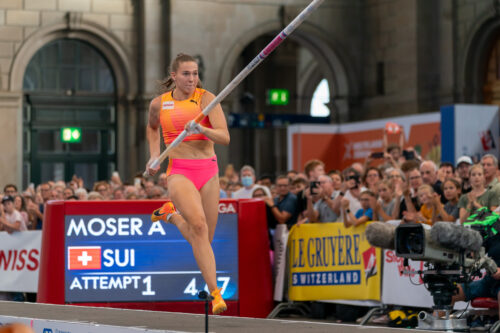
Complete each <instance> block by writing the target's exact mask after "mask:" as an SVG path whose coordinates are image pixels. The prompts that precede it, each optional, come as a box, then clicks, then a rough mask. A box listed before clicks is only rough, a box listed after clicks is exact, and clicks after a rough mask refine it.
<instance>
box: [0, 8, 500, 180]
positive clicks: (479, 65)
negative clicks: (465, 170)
mask: <svg viewBox="0 0 500 333" xmlns="http://www.w3.org/2000/svg"><path fill="white" fill-rule="evenodd" d="M308 3H309V1H306V0H244V1H243V0H163V1H160V0H1V1H0V151H1V152H2V154H0V170H2V172H1V173H0V183H2V184H6V183H15V184H18V185H22V186H26V185H28V184H29V183H30V182H34V183H36V184H38V183H40V182H42V181H46V180H54V179H55V180H58V179H62V180H69V179H71V177H72V175H73V174H75V173H76V174H78V175H79V176H82V177H83V178H84V179H85V180H86V183H92V182H93V181H95V180H98V179H109V178H110V176H111V173H112V172H113V171H114V170H118V171H119V172H120V173H121V174H122V176H124V178H125V179H130V178H131V177H132V176H133V175H134V174H136V173H137V172H140V171H142V170H143V169H144V165H145V163H146V161H147V160H148V158H149V156H148V150H147V145H146V139H145V126H146V120H147V112H148V106H149V102H150V100H151V99H152V98H153V97H154V96H155V95H156V93H157V81H158V80H159V79H161V78H163V77H164V76H165V75H167V72H168V71H167V67H168V64H169V62H170V60H171V59H172V57H173V56H175V55H176V54H177V53H179V52H185V53H190V54H192V55H195V56H196V57H197V59H198V60H199V65H200V75H201V77H202V80H203V83H204V86H205V87H206V88H207V89H208V90H210V91H212V92H213V93H215V94H217V93H218V92H219V91H221V90H222V89H223V88H224V87H225V86H226V84H227V83H229V81H230V80H231V79H232V78H233V77H234V76H235V75H236V74H237V73H238V72H239V71H240V70H241V69H243V67H244V66H245V65H246V64H248V63H249V62H250V60H252V59H253V58H254V57H255V56H256V55H257V53H258V52H259V51H260V50H261V49H262V48H263V47H264V46H265V45H266V44H267V43H268V42H269V41H270V40H271V39H272V38H273V37H274V35H275V34H276V33H278V32H279V31H280V30H281V29H282V28H284V27H285V26H286V24H288V23H289V22H290V21H291V20H292V19H293V18H294V17H295V16H296V15H297V14H298V13H299V12H300V11H301V10H302V9H303V8H304V7H305V6H306V5H307V4H308ZM499 18H500V1H498V0H441V1H439V0H435V1H419V0H325V2H324V3H323V5H322V6H321V7H320V8H319V9H318V10H317V11H316V12H315V13H313V14H312V16H311V17H310V18H309V19H308V20H307V21H306V22H305V23H303V24H302V25H301V26H300V27H299V28H298V30H297V31H296V32H295V33H294V34H293V35H292V36H291V37H290V38H289V39H288V40H287V41H286V42H285V43H284V44H282V45H281V46H280V47H279V48H278V49H277V50H276V51H275V53H273V54H272V55H271V56H270V57H269V58H268V59H267V60H266V61H265V62H264V63H263V64H262V65H261V66H260V67H258V68H257V69H256V70H255V71H254V73H252V74H251V75H250V76H249V77H248V78H247V79H246V80H245V81H244V82H243V83H242V84H241V85H240V86H239V87H238V88H237V89H236V90H235V91H234V92H233V93H232V94H231V95H230V96H228V98H226V100H225V101H224V102H223V108H224V110H225V112H226V115H227V117H228V122H229V125H230V128H231V129H230V132H231V136H232V141H231V144H230V146H229V147H218V148H217V151H218V155H219V161H220V167H223V166H224V165H226V164H227V163H233V164H235V166H236V167H241V166H242V165H243V164H247V163H248V164H252V165H254V166H255V167H256V169H257V171H258V173H265V172H268V173H274V172H275V171H280V170H285V169H286V125H287V124H289V123H294V122H322V123H325V122H326V123H344V122H349V121H355V120H365V119H375V118H380V117H391V116H396V115H398V116H399V115H406V114H415V113H422V112H431V111H437V110H438V109H439V106H440V105H443V104H449V103H458V102H471V103H472V102H473V103H493V104H500V65H499V64H500V42H499V40H500V39H499V36H500V19H499ZM63 128H67V129H68V130H69V131H70V133H72V134H73V135H74V137H73V138H74V139H75V140H73V141H76V142H64V140H63V137H62V130H63ZM71 131H73V132H71ZM70 141H71V140H70ZM78 141H79V142H78Z"/></svg>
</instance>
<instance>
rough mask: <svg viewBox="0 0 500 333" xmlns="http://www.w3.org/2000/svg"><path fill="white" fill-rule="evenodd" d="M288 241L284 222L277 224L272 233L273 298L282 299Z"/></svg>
mask: <svg viewBox="0 0 500 333" xmlns="http://www.w3.org/2000/svg"><path fill="white" fill-rule="evenodd" d="M287 242H288V228H287V226H286V224H278V225H277V226H276V231H275V233H274V279H275V283H274V300H275V301H277V302H281V301H282V300H283V291H284V286H285V279H286V276H285V268H286V245H287Z"/></svg>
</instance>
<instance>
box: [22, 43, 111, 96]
mask: <svg viewBox="0 0 500 333" xmlns="http://www.w3.org/2000/svg"><path fill="white" fill-rule="evenodd" d="M23 89H24V90H25V91H33V92H36V91H43V92H54V93H55V92H66V93H69V91H73V92H74V91H81V92H87V93H100V94H109V93H113V92H114V91H115V82H114V78H113V75H112V73H111V70H110V67H109V65H108V63H107V62H106V61H105V59H104V57H103V56H102V55H101V54H99V53H98V52H97V50H96V49H95V48H94V47H92V46H90V45H89V44H87V43H85V42H82V41H80V40H76V39H59V40H56V41H53V42H51V43H49V44H47V45H45V46H44V47H42V48H41V49H40V50H39V51H38V52H37V53H36V54H35V56H34V57H33V58H32V59H31V61H30V63H29V65H28V67H27V68H26V72H25V74H24V80H23Z"/></svg>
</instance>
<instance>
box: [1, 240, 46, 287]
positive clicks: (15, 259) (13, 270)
mask: <svg viewBox="0 0 500 333" xmlns="http://www.w3.org/2000/svg"><path fill="white" fill-rule="evenodd" d="M41 243H42V232H41V231H40V230H35V231H23V232H15V233H12V234H9V233H7V232H0V276H1V277H2V278H1V279H0V291H13V292H32V293H33V292H34V293H36V292H37V289H38V270H39V267H40V254H41V250H40V249H41Z"/></svg>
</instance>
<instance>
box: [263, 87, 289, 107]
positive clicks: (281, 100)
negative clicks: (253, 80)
mask: <svg viewBox="0 0 500 333" xmlns="http://www.w3.org/2000/svg"><path fill="white" fill-rule="evenodd" d="M267 101H268V103H269V104H271V105H288V103H289V102H290V92H289V91H288V90H287V89H269V92H268V96H267Z"/></svg>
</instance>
